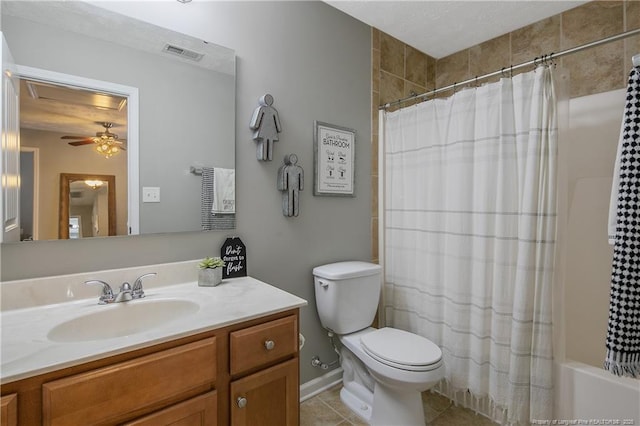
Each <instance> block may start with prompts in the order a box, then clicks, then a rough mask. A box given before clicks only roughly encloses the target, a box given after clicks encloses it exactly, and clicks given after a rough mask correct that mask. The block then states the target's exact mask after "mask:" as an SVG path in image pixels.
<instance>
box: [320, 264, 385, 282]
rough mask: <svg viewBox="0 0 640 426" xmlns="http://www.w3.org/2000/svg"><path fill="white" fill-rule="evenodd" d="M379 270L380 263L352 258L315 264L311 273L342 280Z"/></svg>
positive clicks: (378, 271)
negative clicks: (344, 260)
mask: <svg viewBox="0 0 640 426" xmlns="http://www.w3.org/2000/svg"><path fill="white" fill-rule="evenodd" d="M381 270H382V268H381V267H380V265H377V264H375V263H370V262H362V261H359V260H354V261H347V262H336V263H329V264H327V265H322V266H316V267H315V268H313V275H314V276H316V277H319V278H326V279H328V280H344V279H348V278H356V277H367V276H370V275H375V274H379V273H380V271H381Z"/></svg>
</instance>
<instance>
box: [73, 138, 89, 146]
mask: <svg viewBox="0 0 640 426" xmlns="http://www.w3.org/2000/svg"><path fill="white" fill-rule="evenodd" d="M92 143H94V142H93V140H92V139H85V140H83V141H76V142H69V145H72V146H81V145H89V144H92Z"/></svg>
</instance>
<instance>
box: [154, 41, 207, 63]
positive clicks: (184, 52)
mask: <svg viewBox="0 0 640 426" xmlns="http://www.w3.org/2000/svg"><path fill="white" fill-rule="evenodd" d="M162 51H163V52H166V53H171V54H172V55H176V56H180V57H181V58H185V59H189V60H191V61H196V62H197V61H199V60H200V59H202V57H203V56H204V54H202V53H198V52H194V51H193V50H189V49H185V48H183V47H178V46H174V45H171V44H165V45H164V47H163V48H162Z"/></svg>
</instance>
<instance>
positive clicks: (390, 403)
mask: <svg viewBox="0 0 640 426" xmlns="http://www.w3.org/2000/svg"><path fill="white" fill-rule="evenodd" d="M369 424H370V425H372V426H377V425H380V426H382V425H385V426H388V425H402V426H424V425H425V418H424V408H423V406H422V394H421V392H418V391H414V390H410V391H407V392H402V391H399V390H398V389H391V388H389V387H387V386H385V385H384V384H381V383H380V382H377V383H376V386H375V390H374V392H373V411H372V413H371V417H370V419H369Z"/></svg>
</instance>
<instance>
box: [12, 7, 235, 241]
mask: <svg viewBox="0 0 640 426" xmlns="http://www.w3.org/2000/svg"><path fill="white" fill-rule="evenodd" d="M1 12H2V32H3V34H4V36H5V38H6V40H7V42H8V45H9V48H10V50H11V52H12V54H13V57H14V59H15V62H16V64H18V65H20V66H22V67H23V68H34V69H42V70H48V71H52V72H54V73H63V74H65V75H73V76H77V77H79V78H80V79H83V78H84V79H91V80H99V81H104V82H110V83H114V84H116V85H123V86H127V87H134V88H137V90H138V100H139V106H138V113H137V123H128V122H126V120H122V119H119V120H118V121H117V122H114V127H113V128H112V130H113V131H114V132H115V133H117V134H118V135H119V137H120V138H121V139H124V140H127V139H128V140H133V139H137V140H138V152H139V155H138V158H137V159H136V161H134V162H132V161H131V158H130V157H129V161H125V163H126V167H127V169H126V173H125V175H126V176H127V177H128V178H129V179H130V180H131V181H135V180H136V179H137V180H138V185H137V187H136V188H134V189H135V191H133V190H132V189H131V188H130V187H128V186H127V183H124V184H123V183H122V182H121V180H122V179H120V178H119V179H118V181H117V182H116V185H117V186H118V188H117V191H116V194H117V195H116V196H117V197H118V200H120V197H121V193H122V194H125V195H126V194H127V193H129V194H131V193H134V192H135V193H139V194H140V199H139V200H133V201H132V200H128V201H127V199H126V198H125V201H124V202H123V203H121V202H120V201H118V202H117V203H116V209H123V208H124V209H127V207H128V209H127V210H128V211H127V212H126V213H128V215H129V218H128V219H125V220H124V223H125V225H124V229H123V230H122V231H121V230H117V231H116V234H117V235H127V234H135V233H142V234H148V233H165V232H187V231H199V230H202V222H201V205H200V202H201V190H202V182H201V177H200V176H198V175H195V174H194V173H192V172H191V171H190V170H191V169H192V168H202V167H219V168H227V169H233V168H235V53H234V52H233V50H231V49H228V48H225V47H222V46H218V45H215V44H213V43H210V42H206V41H202V40H197V39H194V38H192V37H189V36H186V35H184V34H179V33H176V32H173V31H169V30H166V29H162V28H159V27H156V26H154V25H151V24H148V23H145V22H141V21H137V20H134V19H132V18H129V17H125V16H123V15H119V14H117V13H114V12H111V11H108V10H105V9H102V8H99V7H97V6H94V5H92V4H89V3H84V2H78V1H72V2H70V1H64V2H62V1H61V2H58V1H46V2H45V1H42V2H40V1H37V2H24V1H4V0H3V1H2V8H1ZM200 55H202V56H200ZM44 83H45V84H46V83H47V82H44ZM28 95H30V94H28ZM96 95H99V93H96ZM125 104H126V105H127V107H128V106H129V105H130V104H127V103H126V102H125ZM98 112H99V111H97V112H96V114H92V115H90V116H89V115H88V114H85V115H86V119H85V120H84V121H83V122H80V121H81V120H76V119H75V118H77V117H75V118H74V119H73V120H72V119H69V120H66V121H67V122H66V123H63V122H64V121H65V120H64V119H61V120H59V121H60V126H58V127H53V126H51V125H50V123H49V124H48V125H47V126H42V125H40V127H38V124H37V123H34V122H30V123H28V124H27V125H28V126H29V127H28V128H22V127H21V134H22V133H23V132H31V133H34V134H37V135H38V136H39V135H40V134H42V133H43V132H48V135H49V136H47V138H45V137H41V138H40V140H44V139H47V141H51V143H52V144H53V143H54V142H55V143H57V144H60V147H59V148H52V147H53V146H54V145H49V146H48V149H46V150H45V149H40V155H38V158H39V163H40V166H42V167H45V166H43V165H44V164H45V163H46V161H47V160H48V159H49V158H56V159H58V160H59V158H60V157H61V156H64V159H65V161H66V162H67V163H69V162H70V163H72V164H73V163H75V164H78V165H80V164H86V162H85V161H84V160H76V161H74V160H73V159H72V157H70V156H69V155H70V154H69V153H68V152H69V149H67V148H68V147H69V142H70V140H68V139H62V137H63V136H68V135H78V136H87V137H89V136H93V135H96V134H97V133H99V132H104V131H105V129H104V128H101V126H102V124H101V122H103V121H105V122H106V121H107V119H105V120H102V119H100V118H99V117H98V115H97V114H98ZM62 116H63V118H64V117H66V118H69V117H71V116H72V114H66V113H65V114H62ZM129 116H130V115H129ZM123 121H124V122H123ZM22 124H23V123H21V126H22ZM131 132H135V133H136V135H137V138H136V137H133V136H132V133H131ZM39 137H40V136H39ZM47 143H48V142H47ZM34 145H35V144H34ZM27 148H29V147H27ZM83 150H85V152H83V154H84V155H88V154H86V152H90V151H91V148H75V150H74V151H75V152H80V151H83ZM129 155H130V151H121V152H120V154H119V156H120V157H121V159H122V158H125V159H127V158H128V157H127V156H129ZM49 156H51V157H49ZM115 158H116V157H114V158H112V159H105V160H104V161H110V160H113V161H116V160H114V159H115ZM96 160H99V158H98V156H97V155H96ZM118 161H121V160H118ZM64 172H65V173H71V174H73V173H76V174H77V173H84V174H100V173H101V170H99V169H95V170H79V169H78V170H74V169H69V168H68V167H65V169H64ZM60 173H62V172H60ZM102 174H104V172H102ZM36 175H37V174H36ZM58 175H59V174H58ZM39 179H40V185H41V186H42V185H44V186H46V185H48V184H47V183H45V182H51V183H53V182H57V181H58V177H57V176H56V177H55V178H54V179H52V178H51V177H50V176H49V177H47V176H45V175H44V174H43V173H40V176H39ZM54 185H55V184H54ZM121 185H124V188H123V190H122V191H121ZM36 186H37V183H36ZM115 189H116V188H115V187H114V190H115ZM148 189H152V190H154V191H157V192H158V193H159V196H158V197H156V198H154V199H152V200H150V201H149V200H143V199H142V195H143V194H145V191H146V190H148ZM48 192H50V191H44V190H43V189H41V191H40V193H43V194H46V193H48ZM57 195H58V194H48V195H46V196H45V197H44V198H42V199H40V200H34V202H33V203H32V204H33V205H34V206H36V208H37V209H39V210H40V211H50V212H58V211H59V208H60V206H59V205H58V202H59V200H61V198H59V197H58V196H57ZM132 211H133V213H132ZM116 214H117V215H119V212H117V213H116ZM132 214H133V215H137V217H139V221H138V224H139V225H138V230H137V231H136V229H131V228H130V227H127V225H126V222H127V221H128V222H131V217H132ZM34 216H35V215H34ZM120 222H121V221H117V227H118V228H120V226H121V225H122V223H120ZM65 223H66V222H65ZM228 223H235V220H234V221H228ZM45 226H52V227H53V228H52V229H53V230H54V231H52V232H45V230H44V227H45ZM58 227H59V223H57V222H56V223H53V224H51V225H49V224H47V223H44V222H43V223H40V226H36V228H37V229H39V233H40V234H42V235H43V236H45V237H44V238H36V239H55V238H56V237H55V234H58V232H56V231H58V229H57V228H58ZM225 229H228V228H225ZM101 235H105V234H104V233H101ZM108 235H115V234H111V233H110V232H109V233H108Z"/></svg>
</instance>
